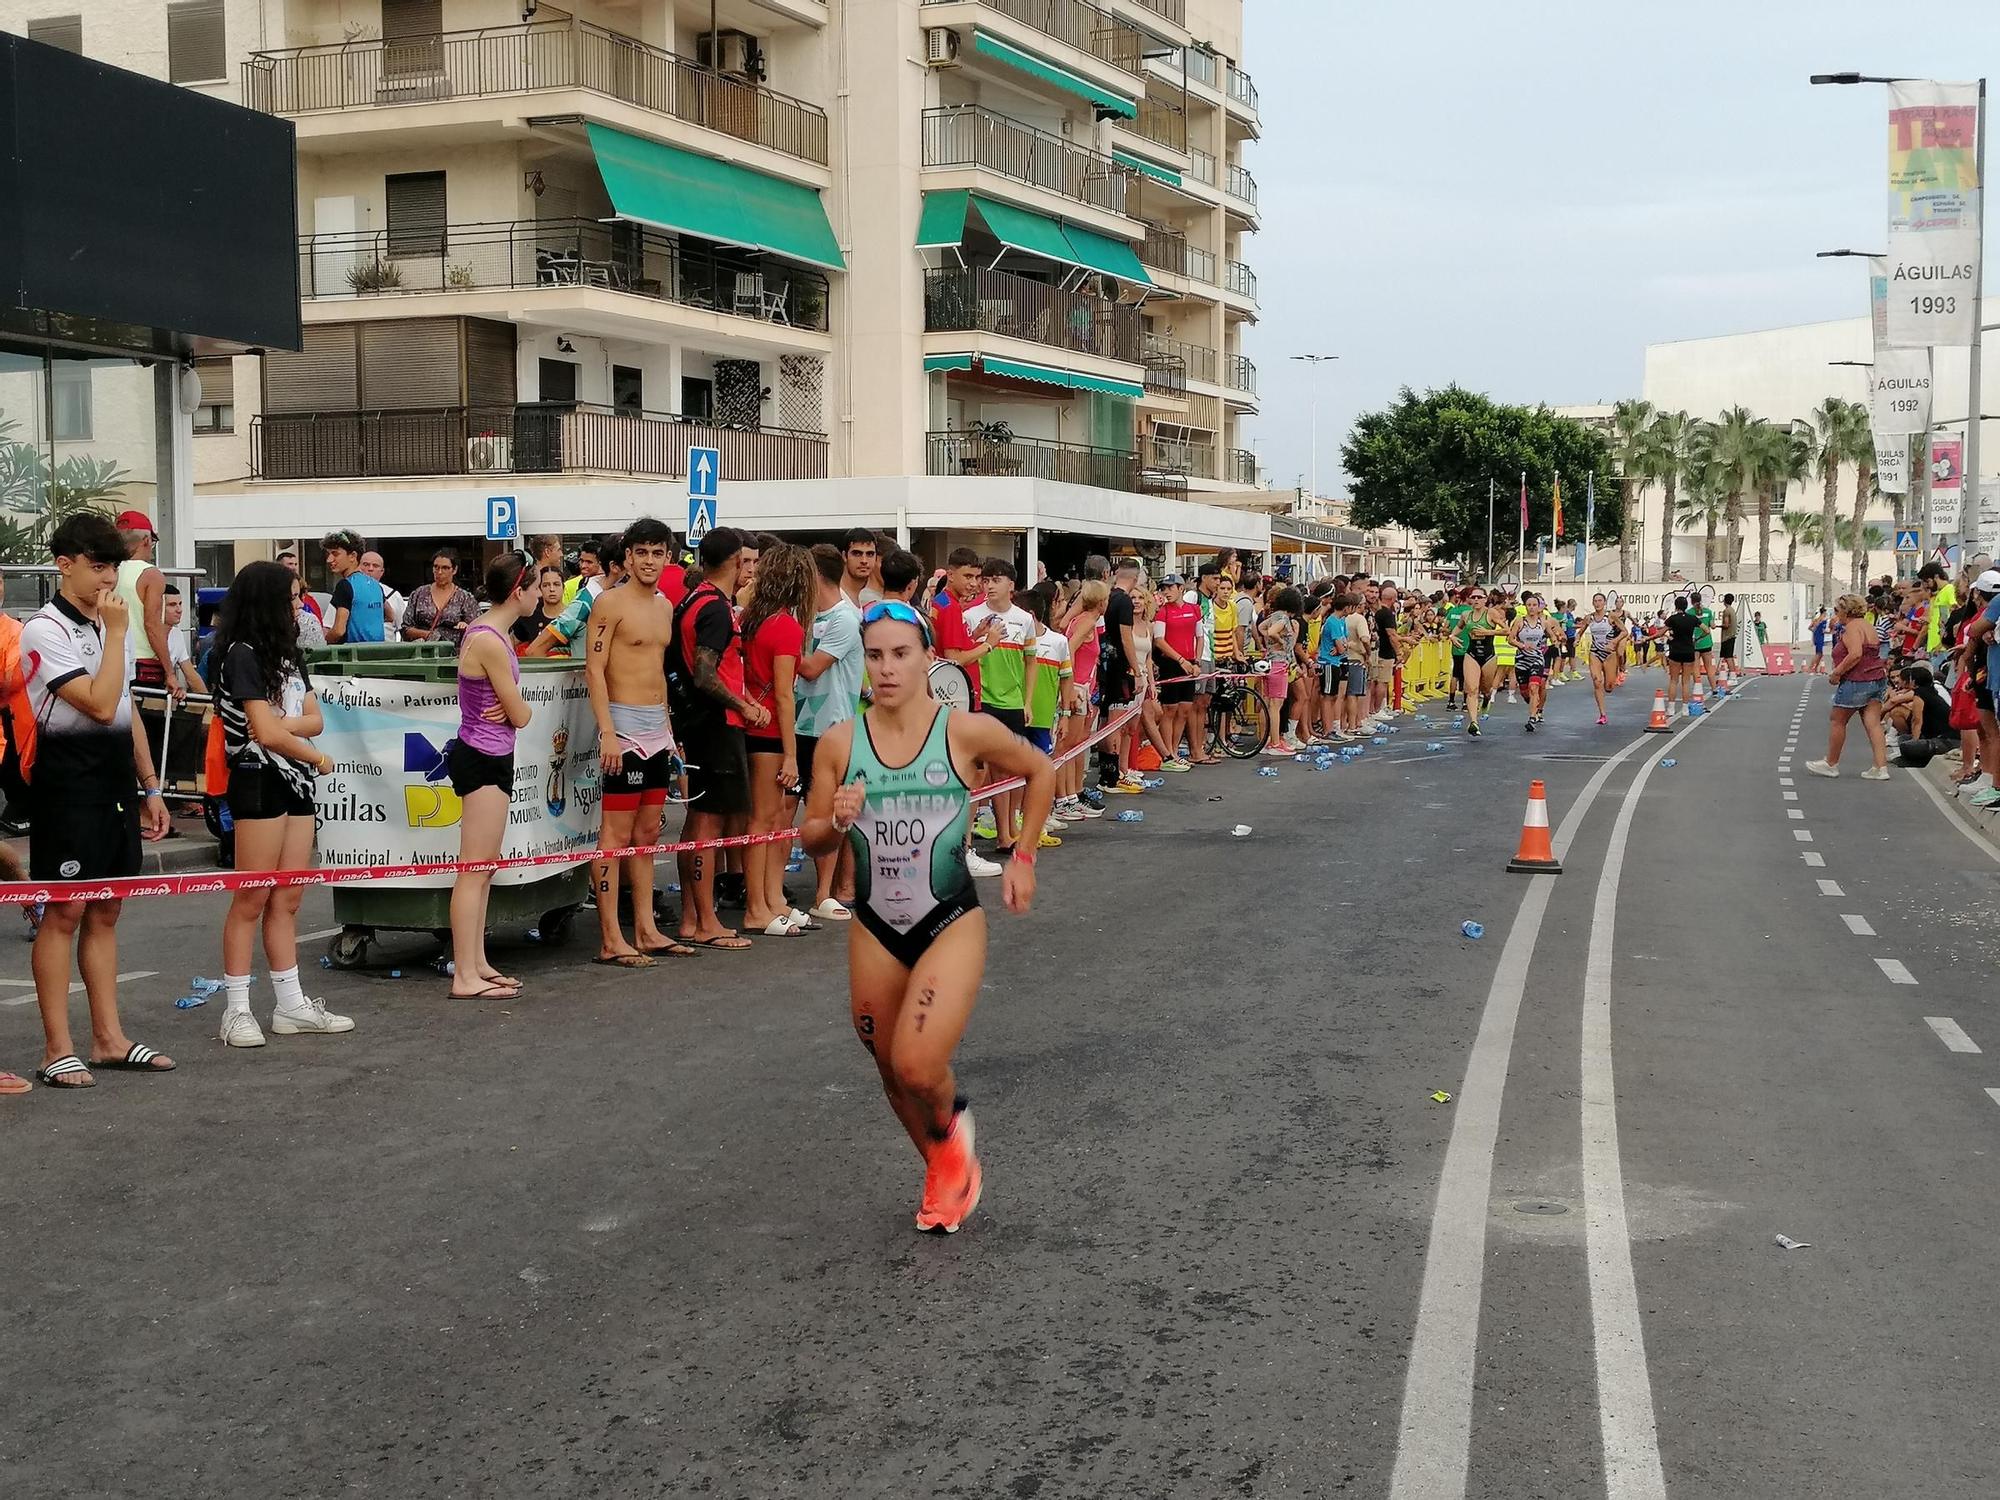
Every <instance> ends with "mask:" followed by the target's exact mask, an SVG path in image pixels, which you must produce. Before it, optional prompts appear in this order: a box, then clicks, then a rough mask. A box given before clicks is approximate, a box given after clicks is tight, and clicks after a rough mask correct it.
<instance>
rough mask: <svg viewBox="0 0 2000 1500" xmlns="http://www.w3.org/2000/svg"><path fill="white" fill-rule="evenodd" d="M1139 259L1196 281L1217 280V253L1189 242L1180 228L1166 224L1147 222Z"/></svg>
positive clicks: (1162, 269)
mask: <svg viewBox="0 0 2000 1500" xmlns="http://www.w3.org/2000/svg"><path fill="white" fill-rule="evenodd" d="M1139 259H1140V260H1142V261H1143V262H1145V263H1146V264H1147V265H1149V266H1151V267H1153V268H1154V269H1155V270H1159V271H1166V272H1169V273H1170V274H1172V275H1175V276H1186V277H1190V278H1192V279H1193V280H1195V281H1205V282H1207V283H1208V284H1209V285H1210V286H1213V285H1214V284H1215V256H1214V255H1212V254H1211V253H1210V252H1208V251H1206V250H1203V249H1201V248H1199V247H1198V246H1195V245H1190V244H1189V243H1188V242H1187V236H1186V235H1184V234H1182V233H1181V232H1180V231H1179V230H1178V229H1169V228H1167V227H1166V226H1165V225H1163V224H1148V225H1147V226H1146V242H1145V243H1144V244H1143V245H1141V246H1140V247H1139Z"/></svg>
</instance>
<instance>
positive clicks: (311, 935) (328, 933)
mask: <svg viewBox="0 0 2000 1500" xmlns="http://www.w3.org/2000/svg"><path fill="white" fill-rule="evenodd" d="M345 931H347V929H346V928H345V927H322V928H321V929H320V930H319V931H318V932H302V933H300V934H299V941H300V942H302V943H316V942H318V941H319V940H320V939H321V938H330V937H339V936H340V935H341V934H342V933H343V932H345Z"/></svg>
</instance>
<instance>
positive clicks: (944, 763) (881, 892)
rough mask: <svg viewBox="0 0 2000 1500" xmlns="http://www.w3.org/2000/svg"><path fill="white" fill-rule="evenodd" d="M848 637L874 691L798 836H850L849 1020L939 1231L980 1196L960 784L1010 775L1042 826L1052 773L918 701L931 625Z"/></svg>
mask: <svg viewBox="0 0 2000 1500" xmlns="http://www.w3.org/2000/svg"><path fill="white" fill-rule="evenodd" d="M861 644H862V652H863V655H864V656H865V658H866V660H867V664H868V679H869V682H870V684H871V685H872V687H873V690H874V701H873V702H872V703H871V704H870V705H869V706H868V707H867V708H865V709H863V710H862V712H861V713H860V715H859V716H858V717H856V718H854V719H851V720H848V721H847V722H845V723H842V724H837V725H835V726H834V727H833V728H832V729H830V730H828V731H827V732H826V734H825V735H823V736H822V737H821V739H820V742H819V750H818V752H817V754H816V755H815V757H814V765H813V780H812V794H811V800H810V802H809V803H808V805H807V808H806V818H805V822H804V823H803V825H802V826H801V827H800V830H799V833H800V839H801V842H802V843H803V844H804V845H805V848H806V852H807V853H808V854H810V855H813V856H814V857H819V856H824V855H827V854H831V853H833V852H834V851H835V850H836V849H837V848H839V846H840V843H841V841H842V840H843V839H845V840H848V841H849V842H851V843H852V844H853V846H854V880H855V896H856V900H855V905H854V916H855V920H854V922H853V923H852V924H851V926H850V927H849V929H848V944H847V982H848V992H849V996H850V1007H851V1011H852V1014H853V1019H854V1030H855V1033H856V1034H857V1035H858V1036H859V1037H860V1039H861V1045H862V1046H864V1047H866V1048H867V1049H868V1051H869V1053H870V1054H871V1055H872V1056H873V1057H874V1059H875V1068H876V1071H877V1072H878V1073H880V1074H881V1077H882V1090H883V1092H884V1093H885V1094H887V1095H888V1097H889V1107H890V1108H891V1109H893V1110H894V1111H895V1112H896V1118H897V1119H898V1120H900V1121H902V1124H903V1128H904V1129H905V1130H906V1131H908V1132H909V1136H910V1139H911V1141H912V1142H914V1143H915V1145H916V1148H917V1151H918V1153H919V1154H920V1155H922V1157H923V1158H924V1167H925V1170H924V1195H923V1202H922V1205H921V1206H920V1207H919V1208H918V1210H917V1219H916V1223H917V1228H919V1229H922V1230H939V1231H942V1232H944V1233H946V1234H952V1233H955V1232H956V1231H957V1230H958V1228H959V1226H960V1225H962V1224H963V1223H964V1222H965V1220H966V1218H967V1217H968V1216H969V1215H970V1214H971V1213H972V1210H973V1209H974V1208H975V1207H977V1206H978V1203H979V1192H980V1168H979V1158H978V1157H977V1156H976V1155H974V1154H973V1126H972V1112H971V1111H970V1110H969V1109H968V1108H967V1107H966V1101H965V1099H964V1098H963V1096H961V1095H960V1094H959V1093H958V1091H957V1083H956V1080H955V1079H954V1078H953V1076H952V1069H951V1056H952V1053H953V1052H954V1051H955V1050H956V1049H957V1047H958V1042H959V1038H960V1037H961V1036H963V1035H964V1034H965V1026H966V1022H967V1021H969V1020H970V1019H971V1016H972V1006H973V1003H974V1001H976V1000H977V999H978V998H979V986H980V982H981V980H982V979H983V978H984V976H985V972H986V914H985V913H984V912H982V911H981V910H980V909H979V896H978V893H977V891H976V890H975V888H974V886H973V882H972V876H971V875H970V874H969V873H968V872H967V871H966V868H965V832H966V828H967V825H968V824H969V823H970V822H971V819H972V788H973V786H974V785H975V784H977V782H979V781H980V780H981V779H983V780H985V781H988V782H991V781H997V780H1000V779H1002V778H1004V777H1008V776H1020V777H1024V778H1025V779H1026V781H1027V789H1026V792H1025V794H1024V801H1025V804H1026V806H1025V810H1024V811H1025V816H1024V819H1023V826H1024V827H1026V828H1030V829H1034V828H1040V827H1042V826H1043V825H1044V824H1046V823H1047V822H1048V819H1049V806H1050V803H1051V801H1052V800H1053V798H1054V793H1055V767H1054V766H1053V765H1051V764H1050V762H1049V758H1048V757H1047V756H1046V755H1044V754H1042V752H1041V751H1039V750H1037V749H1036V748H1035V747H1034V746H1033V745H1031V744H1030V743H1029V742H1028V741H1027V740H1025V739H1022V738H1021V737H1020V736H1019V735H1016V734H1015V733H1013V732H1012V731H1011V730H1010V729H1009V728H1008V727H1007V726H1006V725H1005V724H1003V723H1002V722H1001V721H1000V720H998V719H995V718H993V717H991V716H990V715H987V714H977V713H960V712H956V711H954V710H953V709H951V708H949V707H947V706H946V705H945V704H943V703H940V702H938V701H937V700H935V699H934V698H932V697H931V696H930V691H929V687H928V680H929V679H928V674H929V671H930V665H931V661H932V655H931V629H930V625H929V623H928V622H927V621H926V620H925V619H924V617H923V616H922V615H921V614H920V613H918V612H917V611H916V610H915V609H913V608H911V607H910V606H909V605H907V604H904V603H902V602H900V601H899V600H884V601H882V602H880V603H877V604H871V605H869V606H868V608H867V609H866V610H864V611H863V612H862V615H861ZM982 772H983V773H984V775H983V778H982ZM1001 896H1002V899H1003V900H1004V901H1005V902H1006V905H1007V909H1008V910H1009V911H1011V912H1014V913H1016V914H1019V913H1022V912H1025V911H1027V910H1028V907H1029V905H1030V903H1032V902H1033V900H1034V897H1035V849H1034V840H1032V839H1024V840H1022V841H1021V842H1020V843H1019V844H1017V845H1016V846H1015V848H1014V852H1013V854H1012V855H1011V857H1010V858H1009V859H1008V860H1007V869H1006V873H1005V876H1004V878H1003V881H1002V884H1001Z"/></svg>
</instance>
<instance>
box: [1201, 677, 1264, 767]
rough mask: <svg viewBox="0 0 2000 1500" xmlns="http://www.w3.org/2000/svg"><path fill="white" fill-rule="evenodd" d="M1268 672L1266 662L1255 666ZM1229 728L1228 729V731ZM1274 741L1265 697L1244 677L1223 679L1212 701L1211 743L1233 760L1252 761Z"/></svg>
mask: <svg viewBox="0 0 2000 1500" xmlns="http://www.w3.org/2000/svg"><path fill="white" fill-rule="evenodd" d="M1251 667H1252V669H1253V670H1257V671H1259V672H1260V673H1261V671H1263V670H1265V664H1264V663H1263V662H1253V663H1251ZM1225 726H1226V728H1225ZM1270 740H1271V715H1270V711H1269V710H1268V709H1267V708H1266V707H1265V704H1264V699H1263V695H1262V694H1260V693H1258V692H1257V691H1256V690H1255V689H1254V688H1253V687H1252V686H1251V684H1250V683H1249V682H1248V681H1246V680H1245V679H1243V678H1240V677H1219V678H1217V679H1216V683H1215V692H1214V694H1213V695H1212V696H1211V697H1210V699H1209V701H1208V742H1209V744H1211V745H1216V746H1220V747H1221V749H1222V753H1223V754H1224V755H1227V756H1229V757H1230V758H1231V759H1232V760H1249V759H1250V758H1251V757H1252V756H1255V755H1256V754H1258V753H1259V752H1260V751H1262V750H1263V748H1264V746H1265V745H1267V744H1269V743H1270Z"/></svg>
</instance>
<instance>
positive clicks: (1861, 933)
mask: <svg viewBox="0 0 2000 1500" xmlns="http://www.w3.org/2000/svg"><path fill="white" fill-rule="evenodd" d="M1840 920H1841V921H1843V922H1845V923H1846V924H1847V930H1848V931H1849V932H1851V933H1853V934H1854V935H1855V936H1856V937H1873V936H1875V929H1874V928H1872V927H1870V926H1869V925H1868V919H1867V918H1866V917H1863V916H1857V915H1856V914H1855V913H1853V912H1851V911H1844V912H1842V913H1841V914H1840Z"/></svg>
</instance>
